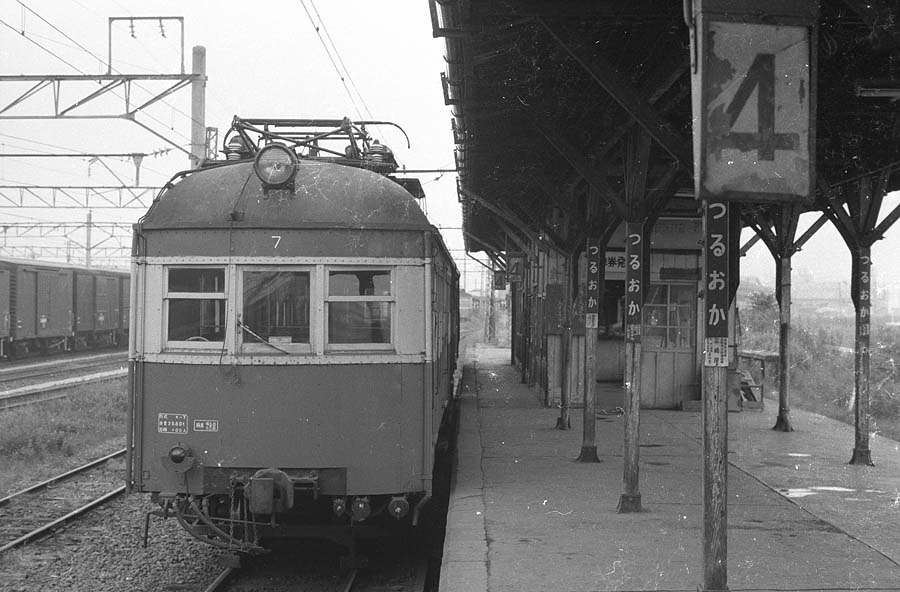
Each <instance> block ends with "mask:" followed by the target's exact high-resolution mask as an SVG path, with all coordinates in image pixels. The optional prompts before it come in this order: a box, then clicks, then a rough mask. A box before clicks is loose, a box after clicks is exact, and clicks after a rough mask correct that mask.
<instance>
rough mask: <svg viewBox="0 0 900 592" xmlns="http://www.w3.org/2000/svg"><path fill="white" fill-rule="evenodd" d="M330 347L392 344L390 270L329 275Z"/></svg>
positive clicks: (355, 271) (341, 271)
mask: <svg viewBox="0 0 900 592" xmlns="http://www.w3.org/2000/svg"><path fill="white" fill-rule="evenodd" d="M327 293H328V296H327V299H326V300H327V303H326V304H327V314H328V343H329V345H338V346H341V345H344V346H352V345H361V344H365V345H366V346H367V347H370V346H373V345H375V346H376V347H377V346H378V345H381V346H383V345H389V344H390V343H391V304H392V302H393V296H392V293H391V272H390V270H340V271H329V272H328V292H327Z"/></svg>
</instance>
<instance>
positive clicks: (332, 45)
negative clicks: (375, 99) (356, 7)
mask: <svg viewBox="0 0 900 592" xmlns="http://www.w3.org/2000/svg"><path fill="white" fill-rule="evenodd" d="M309 3H310V4H312V7H313V12H315V13H316V18H318V19H319V24H321V26H322V30H323V31H325V37H327V38H328V42H329V43H331V47H332V48H333V49H334V53H335V55H336V56H337V59H338V62H339V63H340V64H341V68H343V69H344V72H346V74H347V78H348V79H349V80H350V86H352V87H353V90H355V91H356V95H357V96H358V97H359V100H360V101H361V102H362V105H363V108H364V109H365V110H366V115H368V116H369V119H375V116H374V115H372V111H370V110H369V106H368V105H367V104H366V99H365V98H364V97H363V96H362V93H361V92H359V89H358V88H357V87H356V83H355V82H354V81H353V77H352V76H351V75H350V70H349V69H348V68H347V66H346V65H345V64H344V60H343V59H341V53H340V52H339V51H338V48H337V45H335V44H334V41H333V40H332V39H331V34H330V33H329V32H328V28H327V27H326V26H325V21H324V19H322V16H321V15H320V14H319V9H318V8H316V3H315V2H314V1H313V0H309Z"/></svg>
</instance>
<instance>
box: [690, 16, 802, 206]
mask: <svg viewBox="0 0 900 592" xmlns="http://www.w3.org/2000/svg"><path fill="white" fill-rule="evenodd" d="M702 4H703V5H704V6H705V7H710V6H712V7H715V6H716V5H717V4H719V3H717V2H702ZM750 4H752V2H751V3H750ZM787 4H790V2H788V3H787ZM813 4H815V3H813ZM801 12H802V10H801ZM758 14H759V13H756V14H755V15H754V14H748V15H746V16H747V19H746V22H741V20H742V19H741V15H739V14H738V15H735V14H734V13H732V12H729V13H728V14H727V17H723V16H722V15H718V14H716V13H715V12H711V13H703V12H701V13H700V14H699V15H698V16H699V18H698V19H697V20H696V21H695V24H696V27H697V29H696V33H695V44H696V48H697V51H698V54H697V56H696V60H697V64H698V68H697V72H696V73H695V75H694V77H693V92H694V97H695V99H694V116H695V121H697V122H698V123H699V125H695V128H694V130H695V133H694V143H695V144H694V161H695V168H696V169H697V170H696V171H695V173H696V175H697V179H699V181H700V182H699V189H700V196H699V197H700V198H702V199H719V200H729V199H740V200H742V201H769V202H773V201H774V202H790V201H797V200H800V199H803V198H806V197H808V196H809V195H810V192H811V189H812V187H813V182H812V174H813V173H812V170H813V168H814V167H812V166H811V164H810V163H811V162H814V157H815V153H814V148H813V145H812V143H811V139H812V138H813V137H814V134H813V133H811V131H810V130H811V127H812V125H813V122H812V117H813V114H814V112H815V109H814V106H815V103H814V98H815V97H814V91H813V89H812V85H811V80H812V79H813V64H814V62H813V61H812V60H811V55H812V54H811V52H812V47H811V41H810V40H811V38H812V37H811V29H812V27H814V26H816V24H815V21H811V22H809V23H804V22H803V18H800V17H799V16H797V15H795V16H793V17H791V16H787V17H782V18H779V15H769V16H770V20H769V22H767V23H760V22H752V21H754V20H756V19H757V18H758ZM804 16H808V15H804ZM720 18H721V20H719V19H720ZM773 23H774V24H773Z"/></svg>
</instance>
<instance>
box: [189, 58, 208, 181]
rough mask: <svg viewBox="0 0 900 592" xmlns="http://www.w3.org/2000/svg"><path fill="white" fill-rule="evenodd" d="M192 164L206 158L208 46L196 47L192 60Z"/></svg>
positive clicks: (193, 165)
mask: <svg viewBox="0 0 900 592" xmlns="http://www.w3.org/2000/svg"><path fill="white" fill-rule="evenodd" d="M191 75H192V80H191V166H192V167H193V168H196V167H198V166H200V164H201V163H202V162H203V161H204V160H206V153H207V146H206V48H205V47H203V46H200V45H197V46H195V47H194V50H193V55H192V60H191Z"/></svg>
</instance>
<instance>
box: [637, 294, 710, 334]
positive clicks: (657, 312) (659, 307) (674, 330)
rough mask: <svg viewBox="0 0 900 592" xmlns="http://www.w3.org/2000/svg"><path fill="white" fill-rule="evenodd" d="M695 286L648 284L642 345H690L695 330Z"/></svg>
mask: <svg viewBox="0 0 900 592" xmlns="http://www.w3.org/2000/svg"><path fill="white" fill-rule="evenodd" d="M696 307H697V289H696V288H695V286H694V285H686V284H682V285H679V284H651V285H650V294H649V295H648V297H647V302H646V304H645V306H644V336H643V338H642V341H643V342H644V345H645V346H648V347H651V348H659V349H691V348H693V347H694V342H695V336H696V333H697V323H696V320H695V315H696Z"/></svg>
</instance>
